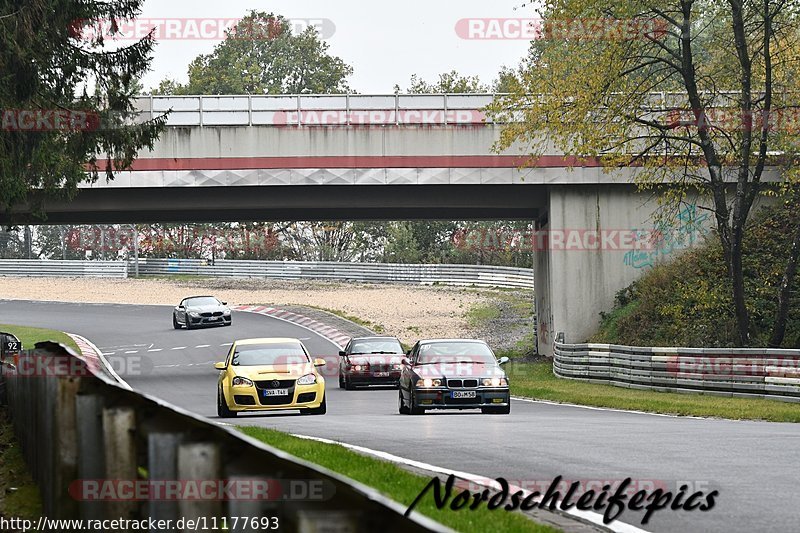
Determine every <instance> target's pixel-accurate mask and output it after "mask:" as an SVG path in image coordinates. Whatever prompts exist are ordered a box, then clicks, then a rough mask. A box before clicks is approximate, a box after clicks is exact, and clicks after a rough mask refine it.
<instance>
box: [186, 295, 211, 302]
mask: <svg viewBox="0 0 800 533" xmlns="http://www.w3.org/2000/svg"><path fill="white" fill-rule="evenodd" d="M192 298H214V299H215V300H219V298H217V297H216V296H211V295H210V294H200V295H198V296H187V297H186V298H184V299H183V300H191V299H192ZM183 300H182V301H183Z"/></svg>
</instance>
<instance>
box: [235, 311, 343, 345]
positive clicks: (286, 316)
mask: <svg viewBox="0 0 800 533" xmlns="http://www.w3.org/2000/svg"><path fill="white" fill-rule="evenodd" d="M232 309H233V310H235V311H244V312H246V313H255V314H257V315H265V316H269V317H272V318H277V319H279V320H284V321H286V322H291V323H292V324H297V325H298V326H302V327H304V328H306V329H308V330H311V331H313V332H314V333H316V334H317V335H319V336H321V337H324V338H326V339H328V340H329V341H331V342H332V343H333V344H335V345H336V346H338V347H339V348H340V349H341V348H344V346H345V345H346V344H347V343H348V342H349V341H350V335H348V334H346V333H343V332H341V331H339V330H338V329H336V328H332V327H331V326H328V325H327V324H324V323H322V322H320V321H319V320H314V319H313V318H309V317H307V316H303V315H300V314H297V313H293V312H291V311H286V310H285V309H277V308H275V307H267V306H264V305H239V306H236V307H233V308H232Z"/></svg>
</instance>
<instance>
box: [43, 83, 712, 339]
mask: <svg viewBox="0 0 800 533" xmlns="http://www.w3.org/2000/svg"><path fill="white" fill-rule="evenodd" d="M491 98H492V96H491V95H378V96H374V95H341V96H339V95H335V96H316V95H299V96H233V97H217V96H204V97H199V96H189V97H144V98H140V99H139V100H138V107H139V109H140V110H141V116H142V117H143V118H148V117H151V116H157V115H159V114H161V113H162V112H163V111H166V110H168V109H172V110H173V113H172V115H171V117H170V120H169V125H168V128H167V129H166V131H165V133H164V134H163V135H162V136H161V139H160V140H159V141H158V142H157V143H156V145H155V147H154V148H153V150H151V151H148V152H144V153H142V154H141V156H140V158H139V159H138V160H137V161H136V162H135V163H134V165H133V168H132V171H130V172H122V173H119V175H118V176H117V178H116V179H115V180H114V181H113V182H110V183H106V182H105V181H101V182H98V183H95V184H84V185H83V186H82V189H81V191H80V194H79V195H78V197H77V199H76V200H75V201H73V202H71V203H68V204H49V205H48V216H49V219H48V222H49V223H125V222H140V223H144V222H156V221H175V222H177V221H214V220H314V219H317V220H332V219H340V220H356V219H421V220H426V219H449V220H469V219H531V220H534V221H535V222H536V228H537V230H539V231H540V232H541V233H537V235H535V236H517V237H516V238H517V239H520V238H521V239H522V240H524V241H528V242H530V243H531V244H532V246H533V248H534V249H535V251H536V254H535V260H534V265H533V266H534V268H535V280H536V308H537V312H538V327H539V340H540V351H541V352H543V353H546V354H552V342H553V340H554V336H555V333H556V332H557V331H564V332H566V341H567V342H578V341H583V340H585V339H586V337H587V336H589V335H590V334H592V333H593V332H594V331H595V330H596V327H597V324H598V322H599V312H600V311H602V310H607V309H608V308H609V307H610V306H611V305H612V303H613V299H614V295H615V293H616V292H617V291H618V290H619V289H620V288H622V287H625V286H627V285H628V284H630V283H631V282H632V281H634V280H635V279H636V278H637V277H638V276H639V275H640V274H641V272H642V271H643V270H644V269H645V268H647V267H648V266H650V265H652V264H654V263H656V262H658V261H661V260H665V259H667V258H668V257H670V256H672V255H673V254H674V253H675V252H676V250H678V249H679V248H682V247H686V246H691V245H693V244H694V243H696V242H699V240H700V239H702V236H703V234H704V233H705V232H706V231H707V229H708V227H709V225H710V222H711V221H710V220H709V217H708V215H707V214H703V211H702V210H698V207H697V206H689V209H688V210H687V211H686V212H685V213H683V214H680V215H678V216H676V218H675V220H674V224H673V225H672V226H670V227H669V228H666V229H667V230H668V232H667V233H669V235H671V236H674V235H678V236H680V239H673V238H671V237H670V238H669V239H668V240H667V241H665V242H661V243H659V244H658V245H657V246H655V247H653V245H652V243H650V242H649V238H648V232H651V231H652V230H654V229H658V230H659V231H662V230H664V229H665V228H663V227H662V228H654V225H653V222H652V221H651V213H652V211H653V208H654V206H653V204H651V203H650V202H649V197H648V196H646V195H642V194H640V193H638V192H637V191H636V188H635V187H634V186H633V185H632V184H631V180H632V178H633V177H634V173H635V169H624V170H620V171H617V172H614V173H606V172H604V171H603V170H602V169H601V168H600V166H599V164H597V163H596V162H593V161H589V162H583V163H581V164H580V165H579V166H576V167H575V168H572V169H570V167H572V166H573V165H575V164H576V161H574V160H570V159H568V158H565V157H564V156H563V154H561V153H559V152H558V151H556V150H554V149H553V150H549V151H548V153H546V154H545V155H543V156H542V157H540V158H539V159H538V160H536V161H535V162H532V163H531V164H530V165H529V166H527V167H525V168H520V166H521V165H522V164H523V163H524V162H525V160H526V158H525V154H526V149H525V147H524V146H514V147H512V148H511V149H509V150H508V151H506V152H504V153H501V154H497V153H494V152H493V151H492V146H493V144H494V143H495V142H496V141H497V140H498V138H499V134H500V129H501V125H498V124H492V123H488V122H487V121H486V117H485V116H484V113H483V112H482V111H481V108H482V107H483V106H485V105H486V104H488V103H489V102H490V101H491ZM507 238H508V236H486V235H483V236H474V235H471V236H466V237H465V240H466V242H467V245H470V246H498V245H502V244H503V243H501V242H500V241H501V240H503V239H507ZM470 239H472V240H470ZM534 241H535V242H534Z"/></svg>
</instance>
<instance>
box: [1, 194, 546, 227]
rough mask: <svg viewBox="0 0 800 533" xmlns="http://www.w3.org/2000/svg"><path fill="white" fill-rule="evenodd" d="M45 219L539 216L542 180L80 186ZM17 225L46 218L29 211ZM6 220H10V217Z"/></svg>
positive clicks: (144, 220) (49, 208)
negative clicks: (487, 183)
mask: <svg viewBox="0 0 800 533" xmlns="http://www.w3.org/2000/svg"><path fill="white" fill-rule="evenodd" d="M45 205H46V208H45V209H46V212H47V220H46V221H45V223H47V224H111V223H117V224H123V223H149V222H189V221H194V222H215V221H271V220H426V219H428V220H484V219H486V220H489V219H504V220H511V219H533V218H536V217H537V214H538V211H539V209H540V208H543V207H545V206H546V205H547V186H544V185H541V186H539V185H524V186H521V185H493V186H491V187H486V186H482V185H380V186H375V185H341V186H331V185H296V186H293V185H287V186H252V187H247V186H244V187H164V188H159V189H156V190H154V189H153V188H135V187H131V188H124V189H119V188H96V189H95V188H92V189H81V190H80V192H79V194H78V195H77V197H76V198H75V199H74V200H73V201H72V202H52V201H50V202H47V203H46V204H45ZM18 215H19V218H17V219H16V220H15V222H16V223H25V222H29V223H39V224H40V223H42V220H41V219H37V218H35V217H33V216H32V215H30V214H29V213H26V212H24V211H23V212H20V213H18ZM0 221H2V222H7V218H6V217H5V215H0Z"/></svg>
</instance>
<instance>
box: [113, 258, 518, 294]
mask: <svg viewBox="0 0 800 533" xmlns="http://www.w3.org/2000/svg"><path fill="white" fill-rule="evenodd" d="M134 270H135V264H134V262H133V261H130V262H129V264H128V272H129V275H131V276H132V275H134ZM169 274H190V275H197V276H209V277H233V278H276V279H324V280H346V281H360V282H370V283H381V282H383V283H415V284H428V285H430V284H434V283H440V284H450V285H476V286H482V287H503V288H515V287H516V288H525V289H533V269H527V268H513V267H502V266H488V265H449V264H434V265H408V264H400V263H334V262H310V261H229V260H219V261H216V262H214V264H213V265H212V264H210V263H209V262H208V261H204V260H200V259H140V260H139V275H146V276H147V275H150V276H153V275H161V276H163V275H169Z"/></svg>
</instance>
